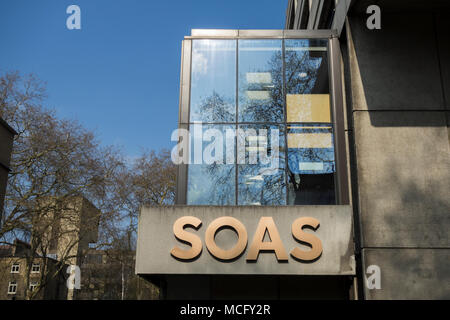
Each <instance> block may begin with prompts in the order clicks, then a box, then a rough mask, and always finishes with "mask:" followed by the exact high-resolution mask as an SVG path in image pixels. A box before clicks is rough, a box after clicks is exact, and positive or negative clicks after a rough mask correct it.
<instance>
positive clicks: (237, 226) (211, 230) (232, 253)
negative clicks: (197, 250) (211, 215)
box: [205, 217, 247, 260]
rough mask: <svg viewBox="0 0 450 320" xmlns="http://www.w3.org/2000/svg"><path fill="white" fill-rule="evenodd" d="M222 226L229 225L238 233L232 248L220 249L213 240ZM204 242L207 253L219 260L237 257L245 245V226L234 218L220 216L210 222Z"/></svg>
mask: <svg viewBox="0 0 450 320" xmlns="http://www.w3.org/2000/svg"><path fill="white" fill-rule="evenodd" d="M222 227H230V228H231V229H233V230H234V231H235V232H236V233H237V235H238V241H237V243H236V244H235V245H234V247H233V248H231V249H229V250H224V249H221V248H219V247H218V246H217V244H216V241H215V236H216V233H217V232H218V231H219V229H220V228H222ZM205 243H206V247H207V248H208V251H209V253H211V255H213V256H214V257H216V258H218V259H221V260H232V259H234V258H237V257H239V255H240V254H242V252H244V250H245V248H246V247H247V230H246V229H245V226H244V225H243V224H242V223H241V222H240V221H239V220H238V219H236V218H233V217H220V218H217V219H215V220H214V221H213V222H211V223H210V224H209V226H208V229H206V232H205Z"/></svg>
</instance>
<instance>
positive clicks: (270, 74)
mask: <svg viewBox="0 0 450 320" xmlns="http://www.w3.org/2000/svg"><path fill="white" fill-rule="evenodd" d="M238 47H239V57H238V61H239V67H238V68H239V78H238V82H239V121H240V122H282V121H284V114H283V76H282V73H283V68H282V66H283V63H282V50H281V47H282V42H281V40H239V45H238Z"/></svg>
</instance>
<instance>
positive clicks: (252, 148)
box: [237, 124, 286, 205]
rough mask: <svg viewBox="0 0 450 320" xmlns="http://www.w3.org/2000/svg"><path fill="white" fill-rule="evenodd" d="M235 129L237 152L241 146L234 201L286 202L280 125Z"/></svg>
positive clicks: (247, 202)
mask: <svg viewBox="0 0 450 320" xmlns="http://www.w3.org/2000/svg"><path fill="white" fill-rule="evenodd" d="M274 129H275V130H277V131H278V132H279V133H278V137H277V138H278V139H277V140H278V141H276V142H275V141H274V139H273V138H274V137H273V136H272V134H273V133H277V132H276V131H272V130H274ZM238 132H239V133H238V139H237V141H238V152H239V148H240V146H242V147H243V148H242V149H243V150H245V153H244V156H243V157H242V158H243V159H242V160H240V161H239V163H243V164H238V204H239V205H284V204H286V183H285V149H284V141H285V137H284V127H283V126H275V125H264V124H255V125H240V126H239V131H238ZM277 145H278V146H277ZM255 160H256V161H255ZM255 162H256V163H255Z"/></svg>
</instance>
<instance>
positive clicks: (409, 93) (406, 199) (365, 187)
mask: <svg viewBox="0 0 450 320" xmlns="http://www.w3.org/2000/svg"><path fill="white" fill-rule="evenodd" d="M418 11H420V12H418ZM381 12H382V20H381V30H369V29H367V28H366V19H367V17H368V15H366V14H365V13H364V12H361V11H358V10H356V9H354V10H353V11H352V12H350V13H349V16H348V20H347V24H346V30H345V34H344V35H343V36H341V45H342V49H343V51H344V52H345V53H346V54H345V55H344V63H345V65H346V74H345V76H346V84H347V86H346V91H347V92H346V94H347V107H348V108H349V110H348V117H347V118H348V121H349V127H348V131H347V134H348V136H349V138H350V141H352V142H351V144H350V146H351V147H352V148H353V155H354V157H353V161H352V170H353V175H354V181H353V185H352V188H356V191H357V192H356V193H354V195H355V194H356V195H357V199H353V203H354V206H355V208H356V210H355V211H356V214H357V217H356V218H357V219H356V221H358V220H359V225H358V227H359V230H358V232H357V233H359V234H360V239H358V240H359V244H360V247H361V254H362V267H363V270H366V268H367V267H368V266H369V265H378V266H379V267H380V270H381V289H372V290H369V289H368V288H367V287H365V288H364V289H365V290H364V291H365V297H366V298H367V299H410V298H412V299H434V298H447V299H449V298H450V288H449V285H448V284H449V283H450V282H449V278H450V263H449V261H450V259H449V255H450V250H449V249H450V243H449V236H448V230H450V196H449V195H450V146H449V128H448V126H449V119H450V117H449V113H450V104H449V100H450V41H449V40H448V39H449V34H450V11H448V10H447V11H446V10H436V8H434V7H427V6H426V5H425V4H424V5H423V6H422V7H421V10H417V8H414V10H411V11H410V12H408V7H407V6H404V7H402V10H398V8H392V9H390V8H389V7H387V6H386V7H383V6H381Z"/></svg>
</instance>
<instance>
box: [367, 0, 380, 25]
mask: <svg viewBox="0 0 450 320" xmlns="http://www.w3.org/2000/svg"><path fill="white" fill-rule="evenodd" d="M366 13H367V14H370V13H372V15H371V16H370V17H368V18H367V21H366V26H367V29H369V30H373V29H381V9H380V7H379V6H377V5H374V4H373V5H371V6H368V7H367V10H366Z"/></svg>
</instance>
